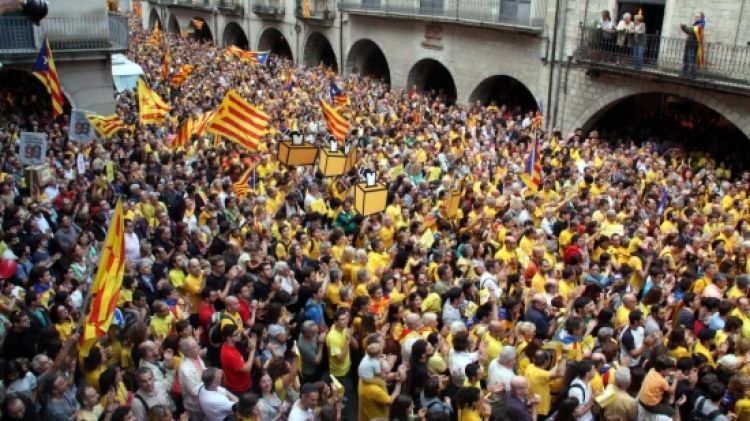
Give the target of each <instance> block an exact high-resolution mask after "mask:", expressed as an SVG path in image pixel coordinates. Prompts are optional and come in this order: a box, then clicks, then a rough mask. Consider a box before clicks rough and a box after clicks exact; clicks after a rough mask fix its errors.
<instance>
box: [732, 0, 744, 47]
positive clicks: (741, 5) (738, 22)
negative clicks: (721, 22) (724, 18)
mask: <svg viewBox="0 0 750 421" xmlns="http://www.w3.org/2000/svg"><path fill="white" fill-rule="evenodd" d="M744 11H745V0H742V4H740V13H738V14H737V30H735V31H734V46H735V47H737V40H738V38H739V36H740V28H741V27H742V26H741V25H742V13H743V12H744Z"/></svg>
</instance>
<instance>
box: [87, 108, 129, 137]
mask: <svg viewBox="0 0 750 421" xmlns="http://www.w3.org/2000/svg"><path fill="white" fill-rule="evenodd" d="M86 118H87V119H88V120H89V122H90V123H91V124H92V125H93V126H94V128H95V129H96V131H97V132H98V133H99V135H101V136H102V137H103V138H105V139H109V138H110V137H112V136H113V135H114V134H115V133H117V131H118V130H123V129H128V128H129V127H128V125H127V124H125V122H123V121H122V119H120V117H119V116H118V115H117V114H112V115H110V116H101V115H94V114H89V115H87V116H86Z"/></svg>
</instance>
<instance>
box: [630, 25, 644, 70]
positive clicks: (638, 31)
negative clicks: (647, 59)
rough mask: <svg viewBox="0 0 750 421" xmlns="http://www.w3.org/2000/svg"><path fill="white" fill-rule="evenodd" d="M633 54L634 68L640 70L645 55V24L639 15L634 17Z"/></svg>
mask: <svg viewBox="0 0 750 421" xmlns="http://www.w3.org/2000/svg"><path fill="white" fill-rule="evenodd" d="M633 54H634V55H635V68H636V69H638V70H640V69H641V67H643V57H644V56H645V55H646V22H644V21H643V15H641V14H638V15H635V24H634V25H633Z"/></svg>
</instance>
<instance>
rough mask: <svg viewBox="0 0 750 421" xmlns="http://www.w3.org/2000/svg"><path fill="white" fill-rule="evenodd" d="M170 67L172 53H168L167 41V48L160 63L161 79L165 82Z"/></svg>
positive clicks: (167, 78)
mask: <svg viewBox="0 0 750 421" xmlns="http://www.w3.org/2000/svg"><path fill="white" fill-rule="evenodd" d="M171 69H172V55H171V54H169V43H167V50H166V52H165V53H164V62H163V63H162V65H161V80H162V81H164V82H166V81H167V80H169V71H170V70H171Z"/></svg>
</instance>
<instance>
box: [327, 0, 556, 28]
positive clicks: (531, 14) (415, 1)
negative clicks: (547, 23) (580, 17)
mask: <svg viewBox="0 0 750 421" xmlns="http://www.w3.org/2000/svg"><path fill="white" fill-rule="evenodd" d="M339 8H340V9H341V10H344V11H347V12H349V13H350V14H358V15H372V16H387V17H392V18H402V19H425V20H430V21H433V22H434V21H437V22H448V23H451V22H453V23H460V24H465V25H472V26H490V27H497V28H508V29H513V30H517V31H523V32H532V33H540V32H542V30H543V29H544V19H545V16H546V14H547V4H546V0H341V2H340V3H339Z"/></svg>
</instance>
